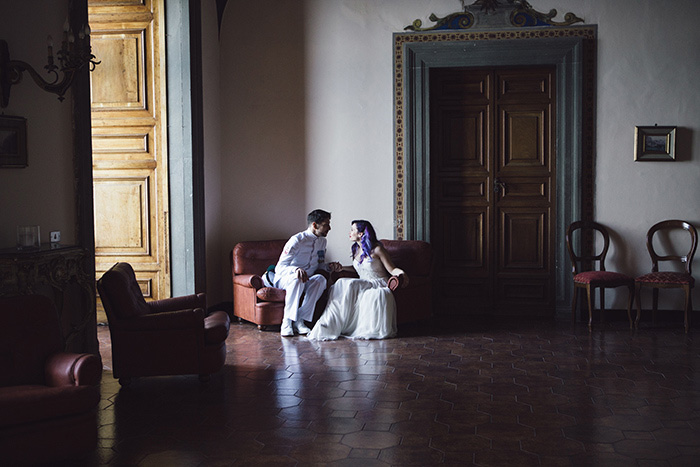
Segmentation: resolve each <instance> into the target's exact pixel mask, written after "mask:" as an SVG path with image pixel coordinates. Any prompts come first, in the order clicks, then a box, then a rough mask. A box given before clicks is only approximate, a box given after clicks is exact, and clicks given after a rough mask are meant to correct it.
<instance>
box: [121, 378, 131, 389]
mask: <svg viewBox="0 0 700 467" xmlns="http://www.w3.org/2000/svg"><path fill="white" fill-rule="evenodd" d="M130 384H131V378H119V385H120V386H121V387H123V388H125V387H127V386H129V385H130Z"/></svg>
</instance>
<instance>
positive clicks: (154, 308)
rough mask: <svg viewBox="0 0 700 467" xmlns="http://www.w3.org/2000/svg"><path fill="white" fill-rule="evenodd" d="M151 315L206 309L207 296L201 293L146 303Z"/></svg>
mask: <svg viewBox="0 0 700 467" xmlns="http://www.w3.org/2000/svg"><path fill="white" fill-rule="evenodd" d="M147 305H148V308H150V310H151V313H163V312H167V311H178V310H187V309H192V308H202V309H205V310H206V309H207V296H206V294H203V293H198V294H196V295H185V296H182V297H173V298H163V299H160V300H153V301H152V302H148V303H147Z"/></svg>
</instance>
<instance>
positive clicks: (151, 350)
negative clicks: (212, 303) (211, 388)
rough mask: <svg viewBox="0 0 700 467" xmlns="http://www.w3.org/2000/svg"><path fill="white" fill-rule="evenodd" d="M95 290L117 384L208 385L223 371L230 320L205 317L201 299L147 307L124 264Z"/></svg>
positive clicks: (107, 274)
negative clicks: (169, 380) (183, 380)
mask: <svg viewBox="0 0 700 467" xmlns="http://www.w3.org/2000/svg"><path fill="white" fill-rule="evenodd" d="M97 289H98V291H99V293H100V298H101V299H102V303H103V305H104V308H105V312H106V314H107V320H108V321H109V331H110V336H111V340H112V365H113V369H112V370H113V373H114V377H115V378H119V383H120V384H122V385H126V384H129V383H130V381H131V378H133V377H138V376H161V375H187V374H198V375H199V377H200V380H201V381H207V380H208V379H209V375H210V374H211V373H215V372H217V371H219V370H220V369H221V368H222V367H223V365H224V363H225V361H226V338H227V337H228V331H229V325H230V319H229V316H228V314H226V312H223V311H215V312H213V313H211V314H210V315H208V316H207V315H206V312H205V310H206V296H205V294H197V295H188V296H184V297H175V298H166V299H162V300H154V301H151V302H146V300H145V299H144V297H143V294H142V293H141V289H140V288H139V285H138V283H137V282H136V275H135V274H134V270H133V268H132V267H131V265H130V264H129V263H117V264H115V265H114V266H112V268H111V269H109V271H107V272H105V273H104V275H103V276H102V277H101V278H100V280H98V281H97Z"/></svg>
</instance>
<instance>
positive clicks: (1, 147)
mask: <svg viewBox="0 0 700 467" xmlns="http://www.w3.org/2000/svg"><path fill="white" fill-rule="evenodd" d="M26 166H27V119H26V118H22V117H9V116H6V115H0V167H20V168H21V167H26Z"/></svg>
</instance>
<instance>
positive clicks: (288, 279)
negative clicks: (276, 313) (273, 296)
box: [275, 274, 326, 321]
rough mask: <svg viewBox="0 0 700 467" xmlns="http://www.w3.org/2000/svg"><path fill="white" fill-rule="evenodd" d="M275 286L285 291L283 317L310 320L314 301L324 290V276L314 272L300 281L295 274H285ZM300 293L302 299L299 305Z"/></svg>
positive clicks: (314, 305)
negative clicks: (303, 280) (306, 278)
mask: <svg viewBox="0 0 700 467" xmlns="http://www.w3.org/2000/svg"><path fill="white" fill-rule="evenodd" d="M275 286H276V287H277V288H280V289H284V290H285V292H286V293H287V294H286V295H285V297H284V318H285V319H291V320H292V321H298V320H300V319H303V320H305V321H312V320H313V317H314V308H315V307H316V302H317V301H318V299H319V298H321V295H323V291H324V290H326V278H325V277H323V276H322V275H321V274H315V275H313V276H311V277H309V280H308V281H306V282H302V281H301V280H300V279H299V278H298V277H297V276H296V274H287V275H285V276H283V277H280V278H279V279H278V280H277V281H276V284H275ZM302 294H303V295H304V300H303V301H302V303H301V305H299V300H300V299H301V296H302Z"/></svg>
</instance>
